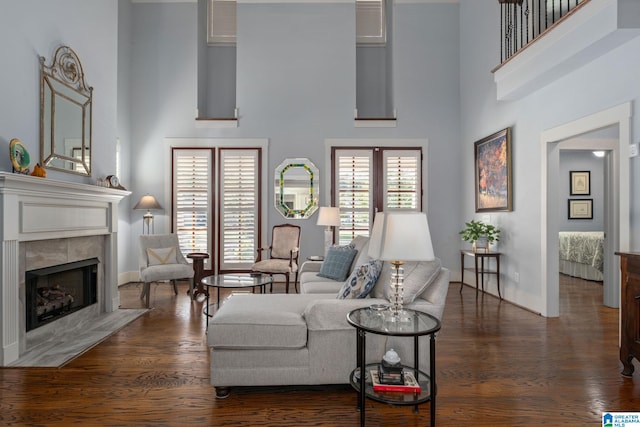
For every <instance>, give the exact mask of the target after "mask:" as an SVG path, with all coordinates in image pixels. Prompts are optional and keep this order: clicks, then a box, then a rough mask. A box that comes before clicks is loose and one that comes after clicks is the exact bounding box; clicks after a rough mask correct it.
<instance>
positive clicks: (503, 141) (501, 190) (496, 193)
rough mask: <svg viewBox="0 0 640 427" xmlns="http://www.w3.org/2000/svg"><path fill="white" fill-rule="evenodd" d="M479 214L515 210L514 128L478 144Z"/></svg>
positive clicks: (476, 187) (477, 186) (477, 208)
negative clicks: (513, 185) (512, 158)
mask: <svg viewBox="0 0 640 427" xmlns="http://www.w3.org/2000/svg"><path fill="white" fill-rule="evenodd" d="M474 159H475V195H476V212H500V211H507V212H510V211H512V210H513V188H512V178H511V177H512V171H511V128H506V129H503V130H501V131H499V132H496V133H494V134H493V135H489V136H487V137H486V138H483V139H481V140H479V141H476V142H475V144H474Z"/></svg>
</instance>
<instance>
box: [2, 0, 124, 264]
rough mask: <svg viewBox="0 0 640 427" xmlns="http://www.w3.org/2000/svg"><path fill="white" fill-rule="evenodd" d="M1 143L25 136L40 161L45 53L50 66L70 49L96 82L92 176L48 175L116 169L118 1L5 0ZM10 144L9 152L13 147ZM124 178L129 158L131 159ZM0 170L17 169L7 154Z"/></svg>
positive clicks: (91, 83) (32, 154)
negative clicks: (58, 54)
mask: <svg viewBox="0 0 640 427" xmlns="http://www.w3.org/2000/svg"><path fill="white" fill-rule="evenodd" d="M0 11H1V12H0V40H2V42H0V57H1V58H3V60H2V64H3V65H2V67H0V88H1V89H0V93H2V100H3V102H2V103H1V104H0V145H3V146H4V147H8V143H9V140H11V139H12V138H19V139H20V140H22V142H23V143H24V144H25V145H26V147H27V149H28V150H29V153H30V157H31V165H32V167H33V165H35V164H36V163H37V162H39V161H40V128H39V123H40V80H39V79H40V77H39V76H40V68H39V62H38V57H39V56H44V57H45V60H46V64H47V65H50V64H51V61H52V57H53V54H54V52H55V49H56V48H57V47H58V46H60V45H67V46H69V47H71V48H72V49H73V50H74V51H75V52H76V54H77V55H78V57H79V58H80V62H81V63H82V67H83V69H84V72H85V75H86V81H87V84H88V85H89V86H93V88H94V91H93V135H92V137H93V147H92V177H82V176H79V175H74V174H68V173H63V172H57V171H51V170H49V171H47V179H57V180H62V181H71V182H82V183H86V184H94V183H95V182H96V179H97V178H98V177H103V178H104V177H105V176H107V175H109V174H113V173H115V172H116V141H117V138H118V134H119V132H118V121H122V120H123V119H124V118H126V115H125V116H123V115H122V114H121V113H122V112H123V111H126V110H119V109H118V103H117V101H118V96H117V89H118V74H119V72H120V69H119V68H118V59H119V57H118V3H117V2H114V1H113V0H93V1H90V2H88V1H86V0H56V1H39V0H0ZM7 152H8V149H5V151H3V153H7ZM123 166H124V167H123V168H122V171H123V172H124V177H123V178H125V179H123V182H124V183H125V185H127V183H128V182H129V180H128V179H126V178H127V173H126V172H127V171H128V169H129V165H128V164H126V163H125V164H124V165H123ZM0 170H3V171H11V163H10V161H9V156H8V155H2V156H0ZM120 218H121V220H120V222H119V234H120V235H119V241H118V249H119V265H120V266H122V265H123V264H124V263H123V259H124V258H125V257H127V256H128V254H129V248H128V243H129V240H130V235H129V232H128V224H129V220H130V218H129V209H128V200H127V199H124V201H123V202H122V203H121V205H120Z"/></svg>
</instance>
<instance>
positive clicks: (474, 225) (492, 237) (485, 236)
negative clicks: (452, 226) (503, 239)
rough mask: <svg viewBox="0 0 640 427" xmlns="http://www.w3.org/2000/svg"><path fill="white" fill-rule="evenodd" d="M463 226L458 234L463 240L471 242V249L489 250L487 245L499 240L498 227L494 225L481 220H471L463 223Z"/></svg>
mask: <svg viewBox="0 0 640 427" xmlns="http://www.w3.org/2000/svg"><path fill="white" fill-rule="evenodd" d="M464 225H465V228H463V229H462V230H461V231H460V236H462V240H464V241H465V242H469V243H471V245H472V247H473V251H474V252H475V251H476V250H478V249H484V250H486V251H488V250H489V245H490V244H492V243H495V242H498V241H499V240H500V229H499V228H497V227H496V226H494V225H491V224H486V223H484V222H482V221H476V220H473V219H472V220H471V221H469V222H465V223H464Z"/></svg>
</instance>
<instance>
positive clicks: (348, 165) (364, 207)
mask: <svg viewBox="0 0 640 427" xmlns="http://www.w3.org/2000/svg"><path fill="white" fill-rule="evenodd" d="M334 158H335V161H334V171H335V172H334V177H335V179H334V182H335V186H334V188H335V191H336V192H337V203H334V205H333V206H338V207H339V208H340V227H339V228H338V242H339V244H340V245H345V244H347V243H349V242H350V241H351V240H353V238H354V237H355V236H357V235H363V236H368V235H369V228H370V227H369V226H370V224H371V218H372V214H373V193H372V191H373V185H372V182H373V168H372V162H373V152H372V151H371V150H336V151H335V155H334Z"/></svg>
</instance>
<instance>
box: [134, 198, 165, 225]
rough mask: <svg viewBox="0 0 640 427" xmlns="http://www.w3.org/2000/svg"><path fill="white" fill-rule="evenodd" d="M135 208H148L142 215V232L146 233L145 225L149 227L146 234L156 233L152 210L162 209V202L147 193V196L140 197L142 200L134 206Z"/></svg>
mask: <svg viewBox="0 0 640 427" xmlns="http://www.w3.org/2000/svg"><path fill="white" fill-rule="evenodd" d="M133 209H134V210H138V209H146V210H147V212H146V213H145V214H144V215H143V216H142V218H143V221H142V234H145V232H144V230H145V226H146V228H147V232H146V234H155V227H154V225H153V214H152V213H151V210H152V209H153V210H160V209H162V206H160V203H158V201H157V200H156V198H155V197H153V196H152V195H150V194H147V195H145V196H142V198H140V201H139V202H138V203H137V204H136V205H135V206H134V207H133ZM149 229H151V233H149Z"/></svg>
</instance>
